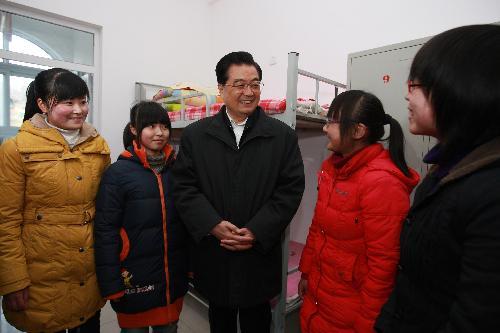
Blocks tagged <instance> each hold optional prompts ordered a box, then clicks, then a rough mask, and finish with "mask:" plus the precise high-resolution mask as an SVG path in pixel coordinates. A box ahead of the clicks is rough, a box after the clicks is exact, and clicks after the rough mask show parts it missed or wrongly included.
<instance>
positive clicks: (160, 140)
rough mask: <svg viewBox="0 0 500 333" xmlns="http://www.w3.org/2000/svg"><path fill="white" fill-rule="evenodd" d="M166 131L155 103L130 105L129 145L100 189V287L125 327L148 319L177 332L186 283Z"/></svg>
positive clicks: (143, 325)
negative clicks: (174, 204)
mask: <svg viewBox="0 0 500 333" xmlns="http://www.w3.org/2000/svg"><path fill="white" fill-rule="evenodd" d="M170 131H171V125H170V120H169V118H168V114H167V112H166V111H165V110H164V109H163V108H162V107H161V106H160V105H159V104H157V103H154V102H140V103H138V104H137V105H135V106H134V107H133V108H132V110H131V114H130V132H129V133H130V134H131V135H132V136H133V141H132V142H131V146H129V147H128V148H126V150H125V151H124V152H123V153H122V154H121V155H120V157H119V158H118V161H117V162H115V163H114V164H112V165H111V166H110V168H109V169H108V170H107V171H106V173H105V175H104V177H103V179H102V181H101V185H100V188H99V194H98V196H97V213H96V221H95V247H96V250H95V254H96V267H97V277H98V282H99V287H100V290H101V294H102V296H103V297H105V298H107V299H109V300H111V305H112V307H113V309H114V310H115V311H116V312H117V315H118V323H119V325H120V327H121V328H122V332H126V333H132V332H134V333H136V332H137V333H140V332H149V326H153V332H157V333H160V332H161V333H167V332H168V333H171V332H176V327H177V324H176V323H177V321H178V319H179V315H180V311H181V309H182V300H183V296H184V294H185V293H186V291H187V267H188V263H187V248H186V244H187V240H186V235H187V234H186V231H185V229H184V226H183V224H182V223H181V222H180V221H179V218H178V217H177V214H176V211H175V208H174V206H173V204H172V200H171V177H170V167H171V164H172V162H173V159H174V152H173V149H172V147H171V146H170V145H169V144H168V138H169V135H170ZM125 142H128V143H130V142H129V141H128V140H125Z"/></svg>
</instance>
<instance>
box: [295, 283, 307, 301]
mask: <svg viewBox="0 0 500 333" xmlns="http://www.w3.org/2000/svg"><path fill="white" fill-rule="evenodd" d="M297 289H298V291H299V296H300V298H304V295H305V294H306V292H307V280H306V279H302V278H301V279H300V281H299V285H298V286H297Z"/></svg>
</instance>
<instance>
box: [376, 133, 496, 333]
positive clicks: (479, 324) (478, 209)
mask: <svg viewBox="0 0 500 333" xmlns="http://www.w3.org/2000/svg"><path fill="white" fill-rule="evenodd" d="M436 183H437V185H436ZM399 268H400V271H399V273H398V276H397V280H396V286H395V288H394V290H393V292H392V294H391V296H390V298H389V300H388V302H387V303H386V304H385V306H384V307H383V309H382V312H381V314H380V316H379V318H378V320H377V323H376V324H375V327H376V329H377V330H378V331H379V332H383V333H396V332H402V333H403V332H404V333H417V332H418V333H429V332H441V333H444V332H447V333H451V332H454V333H459V332H460V333H479V332H481V333H486V332H498V331H500V138H497V139H495V140H493V141H490V142H488V143H486V144H484V145H482V146H480V147H478V148H476V149H475V150H474V151H472V152H471V153H470V154H468V155H467V156H466V157H465V158H464V159H462V160H461V161H460V162H459V163H458V164H457V165H456V166H455V167H453V169H451V171H450V173H449V174H448V175H447V176H446V177H444V178H443V179H440V180H437V179H436V176H435V173H432V172H431V173H430V174H429V175H428V176H427V177H426V178H425V179H424V181H423V182H422V184H421V185H420V186H419V188H418V189H417V192H416V195H415V202H414V204H413V207H412V208H411V209H410V212H409V214H408V218H407V219H406V222H405V223H404V227H403V231H402V234H401V259H400V266H399Z"/></svg>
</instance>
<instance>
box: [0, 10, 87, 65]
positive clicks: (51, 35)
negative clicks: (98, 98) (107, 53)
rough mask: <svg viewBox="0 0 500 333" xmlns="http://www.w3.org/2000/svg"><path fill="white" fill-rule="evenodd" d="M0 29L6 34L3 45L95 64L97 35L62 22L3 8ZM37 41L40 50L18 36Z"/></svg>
mask: <svg viewBox="0 0 500 333" xmlns="http://www.w3.org/2000/svg"><path fill="white" fill-rule="evenodd" d="M0 15H1V16H0V18H1V19H0V30H1V32H2V33H3V34H4V35H5V38H3V40H4V43H2V49H4V50H9V51H13V52H19V53H24V54H29V55H34V56H39V57H43V58H51V59H56V60H62V61H68V62H72V63H76V64H83V65H90V66H92V65H93V64H94V35H93V34H92V33H89V32H86V31H81V30H77V29H73V28H69V27H65V26H61V25H58V24H53V23H49V22H45V21H41V20H37V19H34V18H30V17H26V16H22V15H17V14H13V13H9V12H5V11H0ZM16 36H17V37H21V38H22V39H24V40H26V41H29V42H31V43H33V44H36V45H38V46H40V47H41V49H43V50H44V51H45V53H37V52H36V51H33V49H25V48H23V47H22V45H21V44H20V43H17V44H16V42H15V37H16Z"/></svg>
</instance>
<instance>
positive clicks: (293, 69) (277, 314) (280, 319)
mask: <svg viewBox="0 0 500 333" xmlns="http://www.w3.org/2000/svg"><path fill="white" fill-rule="evenodd" d="M298 66H299V54H298V53H297V52H290V53H288V69H287V76H286V77H287V84H286V111H285V113H286V114H287V115H288V117H287V118H286V119H285V122H286V123H287V124H288V125H289V126H290V127H292V128H293V129H295V125H296V115H295V112H296V108H297V81H298ZM289 241H290V227H289V226H288V227H287V228H286V230H285V232H284V234H283V236H282V237H281V249H282V261H281V293H280V295H279V296H278V303H277V304H276V306H275V307H274V312H273V333H283V332H285V317H286V293H287V282H288V281H287V278H288V252H289V251H288V242H289Z"/></svg>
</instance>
